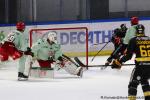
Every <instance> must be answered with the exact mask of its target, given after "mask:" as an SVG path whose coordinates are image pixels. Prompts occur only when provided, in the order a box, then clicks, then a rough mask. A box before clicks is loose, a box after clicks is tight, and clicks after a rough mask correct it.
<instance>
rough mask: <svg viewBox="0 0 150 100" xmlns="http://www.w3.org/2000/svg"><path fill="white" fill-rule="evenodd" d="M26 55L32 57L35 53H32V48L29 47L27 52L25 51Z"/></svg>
mask: <svg viewBox="0 0 150 100" xmlns="http://www.w3.org/2000/svg"><path fill="white" fill-rule="evenodd" d="M24 54H25V55H31V56H32V57H33V56H34V53H33V52H32V51H31V48H29V47H27V50H26V51H24Z"/></svg>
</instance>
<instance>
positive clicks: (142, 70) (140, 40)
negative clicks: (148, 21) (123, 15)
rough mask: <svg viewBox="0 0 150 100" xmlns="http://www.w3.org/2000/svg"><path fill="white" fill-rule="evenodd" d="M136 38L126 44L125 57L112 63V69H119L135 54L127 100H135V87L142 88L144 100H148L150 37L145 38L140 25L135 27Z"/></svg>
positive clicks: (149, 91) (149, 98)
mask: <svg viewBox="0 0 150 100" xmlns="http://www.w3.org/2000/svg"><path fill="white" fill-rule="evenodd" d="M135 28H136V37H133V38H132V39H131V40H130V41H129V44H128V47H127V52H126V55H125V56H123V57H122V58H121V59H117V60H114V61H113V64H112V68H117V69H120V68H121V65H122V64H123V63H125V62H126V61H128V60H130V59H131V58H132V55H133V54H134V53H135V55H136V57H135V68H134V69H133V71H132V74H131V79H130V83H129V85H128V95H129V100H136V95H137V87H138V85H139V84H141V86H142V90H143V93H144V97H145V100H150V85H149V81H148V79H150V37H147V36H145V32H144V30H145V28H144V26H143V25H142V24H139V25H137V26H136V27H135Z"/></svg>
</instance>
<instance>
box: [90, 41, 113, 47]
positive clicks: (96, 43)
mask: <svg viewBox="0 0 150 100" xmlns="http://www.w3.org/2000/svg"><path fill="white" fill-rule="evenodd" d="M108 42H111V41H108ZM108 42H103V43H95V44H91V46H94V45H100V44H104V43H108Z"/></svg>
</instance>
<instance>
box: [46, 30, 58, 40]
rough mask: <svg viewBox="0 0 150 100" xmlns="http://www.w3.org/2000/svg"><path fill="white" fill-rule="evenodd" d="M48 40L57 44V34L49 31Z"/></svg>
mask: <svg viewBox="0 0 150 100" xmlns="http://www.w3.org/2000/svg"><path fill="white" fill-rule="evenodd" d="M47 38H48V40H49V41H52V42H54V43H57V33H56V32H55V31H51V32H49V33H48V37H47Z"/></svg>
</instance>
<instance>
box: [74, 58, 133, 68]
mask: <svg viewBox="0 0 150 100" xmlns="http://www.w3.org/2000/svg"><path fill="white" fill-rule="evenodd" d="M74 60H75V61H76V62H77V63H78V64H79V65H80V66H82V67H107V66H111V65H107V66H106V65H88V66H87V65H85V64H83V63H82V62H81V61H80V60H79V58H78V57H74ZM131 65H135V64H123V65H122V66H131Z"/></svg>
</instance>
